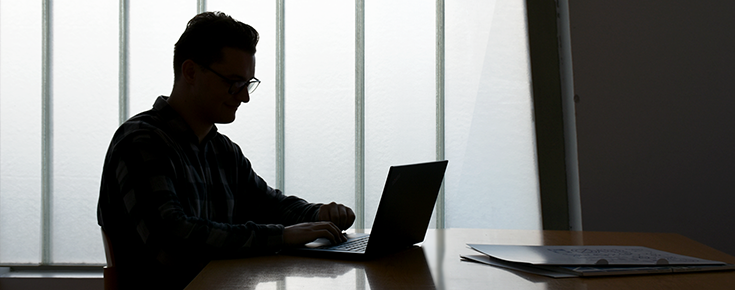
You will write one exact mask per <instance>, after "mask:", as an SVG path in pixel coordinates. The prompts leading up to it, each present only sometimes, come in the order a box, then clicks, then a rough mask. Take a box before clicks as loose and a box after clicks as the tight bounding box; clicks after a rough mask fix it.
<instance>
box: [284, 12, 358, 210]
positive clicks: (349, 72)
mask: <svg viewBox="0 0 735 290" xmlns="http://www.w3.org/2000/svg"><path fill="white" fill-rule="evenodd" d="M354 11H355V3H354V2H351V1H342V0H329V1H324V0H321V1H291V2H288V3H287V6H286V17H285V20H286V28H285V31H286V53H285V55H286V59H285V64H286V66H285V71H286V77H285V83H286V90H285V99H286V103H285V106H286V113H285V116H286V118H285V127H286V130H285V133H286V141H285V144H286V167H285V181H286V182H285V186H286V188H285V192H286V193H288V194H294V195H298V196H300V197H303V198H305V199H307V200H311V201H318V202H329V201H338V202H339V203H343V204H345V205H347V206H350V207H354V199H355V186H354V184H355V86H354V82H355V13H354Z"/></svg>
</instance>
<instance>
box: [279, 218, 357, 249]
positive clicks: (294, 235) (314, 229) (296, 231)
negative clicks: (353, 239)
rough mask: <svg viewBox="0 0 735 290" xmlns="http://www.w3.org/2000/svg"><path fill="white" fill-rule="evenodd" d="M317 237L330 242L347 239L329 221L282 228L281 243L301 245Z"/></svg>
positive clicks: (336, 242)
mask: <svg viewBox="0 0 735 290" xmlns="http://www.w3.org/2000/svg"><path fill="white" fill-rule="evenodd" d="M318 238H326V239H328V240H329V241H330V242H332V244H339V243H342V242H344V241H346V240H347V238H345V236H344V235H342V231H341V230H340V229H339V228H338V227H337V226H336V225H334V224H333V223H331V222H313V223H300V224H295V225H292V226H287V227H286V228H284V229H283V243H284V244H286V245H289V246H297V245H303V244H306V243H309V242H312V241H314V240H316V239H318Z"/></svg>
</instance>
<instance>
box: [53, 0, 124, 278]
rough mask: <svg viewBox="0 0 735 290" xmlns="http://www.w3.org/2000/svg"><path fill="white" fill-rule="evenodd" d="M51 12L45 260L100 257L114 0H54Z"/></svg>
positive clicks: (114, 56) (112, 87)
mask: <svg viewBox="0 0 735 290" xmlns="http://www.w3.org/2000/svg"><path fill="white" fill-rule="evenodd" d="M78 7H85V8H86V9H85V10H84V11H85V12H80V11H79V9H78ZM52 19H53V27H54V30H53V55H54V57H53V80H54V81H53V88H52V91H53V114H52V115H53V132H54V133H53V154H52V156H53V187H52V190H53V194H52V200H53V203H52V209H53V210H52V213H53V215H52V224H51V228H52V232H51V241H52V247H51V262H52V263H64V264H66V263H104V262H105V259H104V248H103V247H102V243H101V242H100V241H101V239H102V238H101V237H100V231H99V226H98V225H97V197H99V187H100V178H101V176H102V162H101V161H102V160H104V158H105V153H106V152H107V147H108V145H109V143H110V139H111V138H112V134H113V133H114V131H115V129H116V128H117V126H118V125H119V123H118V117H117V112H118V109H117V106H118V42H117V39H118V3H116V2H113V1H96V0H63V1H54V5H53V18H52ZM90 23H93V24H94V25H90Z"/></svg>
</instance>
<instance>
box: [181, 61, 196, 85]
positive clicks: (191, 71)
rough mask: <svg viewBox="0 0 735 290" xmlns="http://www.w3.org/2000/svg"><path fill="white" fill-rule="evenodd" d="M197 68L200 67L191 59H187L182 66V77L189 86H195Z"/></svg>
mask: <svg viewBox="0 0 735 290" xmlns="http://www.w3.org/2000/svg"><path fill="white" fill-rule="evenodd" d="M197 66H198V65H197V64H196V63H195V62H194V61H193V60H191V59H187V60H185V61H184V63H182V64H181V77H182V78H183V79H184V81H185V82H186V83H187V84H194V79H195V78H196V73H197Z"/></svg>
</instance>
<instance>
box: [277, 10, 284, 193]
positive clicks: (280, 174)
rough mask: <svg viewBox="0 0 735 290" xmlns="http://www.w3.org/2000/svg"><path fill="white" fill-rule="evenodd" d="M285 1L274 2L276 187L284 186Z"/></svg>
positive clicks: (281, 187) (282, 187)
mask: <svg viewBox="0 0 735 290" xmlns="http://www.w3.org/2000/svg"><path fill="white" fill-rule="evenodd" d="M285 5H286V4H285V1H284V0H278V1H277V2H276V188H279V189H281V190H283V189H284V188H285V184H286V183H285V180H284V179H285V174H286V173H285V172H286V170H285V167H286V164H285V162H286V142H285V141H286V126H285V118H286V115H285V113H286V106H285V104H286V98H285V92H286V86H285V82H284V81H285V55H286V53H285V51H286V46H285V39H286V31H285V28H286V23H285V19H284V18H285V16H286V15H285V14H286V10H285Z"/></svg>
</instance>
